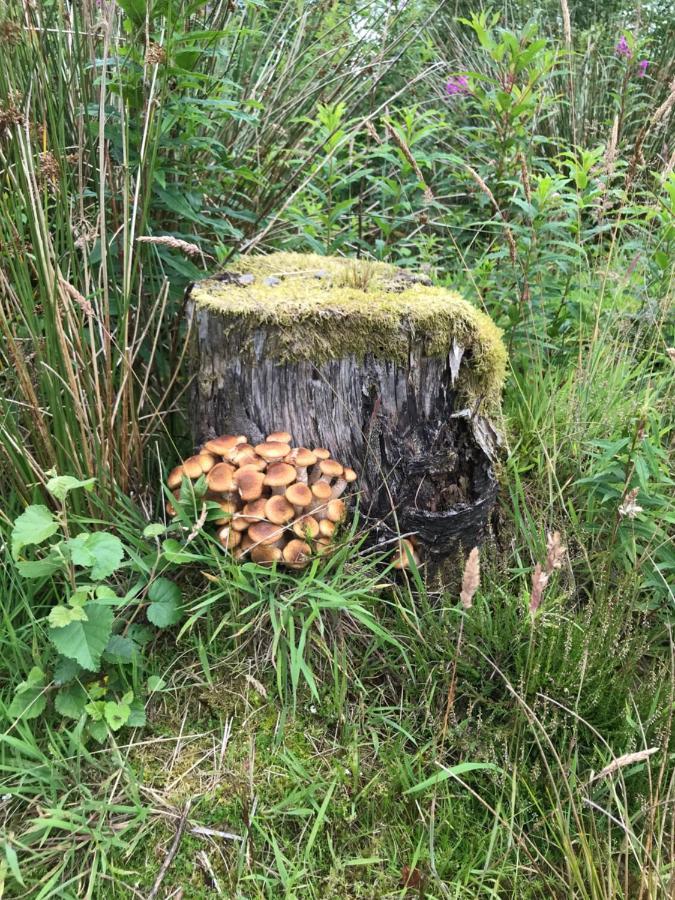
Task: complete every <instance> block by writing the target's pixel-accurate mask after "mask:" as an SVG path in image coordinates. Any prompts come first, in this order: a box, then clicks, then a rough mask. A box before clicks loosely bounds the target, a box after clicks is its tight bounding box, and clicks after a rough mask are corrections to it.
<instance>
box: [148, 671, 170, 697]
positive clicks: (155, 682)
mask: <svg viewBox="0 0 675 900" xmlns="http://www.w3.org/2000/svg"><path fill="white" fill-rule="evenodd" d="M165 687H166V681H164V679H163V678H161V677H160V676H159V675H151V676H150V677H149V678H148V690H149V691H150V693H151V694H152V693H153V692H154V691H163V690H164V688H165Z"/></svg>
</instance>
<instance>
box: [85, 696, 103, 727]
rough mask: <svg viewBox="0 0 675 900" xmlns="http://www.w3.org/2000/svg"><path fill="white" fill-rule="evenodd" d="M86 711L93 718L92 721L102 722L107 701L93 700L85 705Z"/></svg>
mask: <svg viewBox="0 0 675 900" xmlns="http://www.w3.org/2000/svg"><path fill="white" fill-rule="evenodd" d="M84 709H85V712H86V713H87V715H88V716H89V717H90V718H91V720H92V722H102V721H103V715H104V712H105V702H104V701H103V700H92V701H91V702H90V703H87V704H86V706H85V707H84Z"/></svg>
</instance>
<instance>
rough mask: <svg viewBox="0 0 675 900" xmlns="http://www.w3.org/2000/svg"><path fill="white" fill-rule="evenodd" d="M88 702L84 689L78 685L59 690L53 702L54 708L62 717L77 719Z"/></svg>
mask: <svg viewBox="0 0 675 900" xmlns="http://www.w3.org/2000/svg"><path fill="white" fill-rule="evenodd" d="M88 702H89V697H88V696H87V692H86V691H85V689H84V688H83V687H82V686H81V685H79V684H71V685H68V687H64V688H61V690H60V691H59V692H58V694H57V695H56V699H55V700H54V708H55V709H56V711H57V712H58V713H60V714H61V715H62V716H67V717H68V718H69V719H79V718H80V716H81V715H82V714H83V713H84V711H85V707H86V705H87V703H88Z"/></svg>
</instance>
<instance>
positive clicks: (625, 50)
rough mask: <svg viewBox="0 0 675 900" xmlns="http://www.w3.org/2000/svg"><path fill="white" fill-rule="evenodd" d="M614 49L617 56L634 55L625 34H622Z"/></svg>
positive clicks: (629, 56) (627, 57) (628, 57)
mask: <svg viewBox="0 0 675 900" xmlns="http://www.w3.org/2000/svg"><path fill="white" fill-rule="evenodd" d="M614 50H615V52H616V55H617V56H625V57H626V59H630V58H631V57H632V55H633V51H632V50H631V49H630V46H629V45H628V41H627V40H626V35H625V34H622V35H621V37H620V38H619V40H618V43H617V45H616V47H615V48H614Z"/></svg>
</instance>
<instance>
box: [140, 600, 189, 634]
mask: <svg viewBox="0 0 675 900" xmlns="http://www.w3.org/2000/svg"><path fill="white" fill-rule="evenodd" d="M147 615H148V620H149V621H150V622H152V624H153V625H156V626H157V628H169V627H170V626H171V625H177V624H178V623H179V622H180V620H181V619H182V618H183V611H182V609H181V608H180V607H179V606H176V604H174V603H151V604H150V606H148V610H147Z"/></svg>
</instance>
